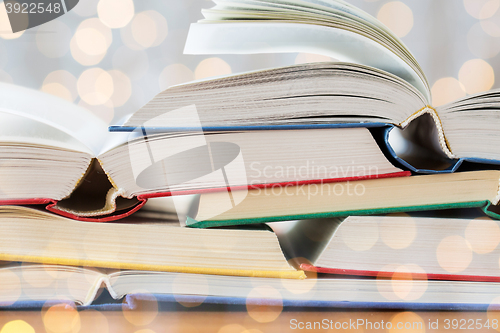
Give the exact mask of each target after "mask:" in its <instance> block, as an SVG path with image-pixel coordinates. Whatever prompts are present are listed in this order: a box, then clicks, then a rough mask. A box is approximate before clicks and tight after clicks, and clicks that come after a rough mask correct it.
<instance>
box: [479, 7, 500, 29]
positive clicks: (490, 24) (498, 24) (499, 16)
mask: <svg viewBox="0 0 500 333" xmlns="http://www.w3.org/2000/svg"><path fill="white" fill-rule="evenodd" d="M498 2H500V0H498ZM479 23H480V24H481V28H482V29H483V30H484V32H486V33H487V34H488V35H490V36H491V37H496V38H499V37H500V10H498V9H497V10H496V11H495V12H494V14H493V15H492V16H491V17H489V18H487V19H484V20H481V21H480V22H479Z"/></svg>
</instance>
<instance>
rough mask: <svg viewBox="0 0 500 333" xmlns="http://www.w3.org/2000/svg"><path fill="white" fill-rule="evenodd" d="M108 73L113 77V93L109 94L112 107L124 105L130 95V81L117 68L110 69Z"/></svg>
mask: <svg viewBox="0 0 500 333" xmlns="http://www.w3.org/2000/svg"><path fill="white" fill-rule="evenodd" d="M108 74H109V75H111V78H112V79H113V90H114V91H113V95H111V102H112V103H113V106H114V107H119V106H122V105H124V104H125V103H126V102H127V101H128V100H129V98H130V96H131V95H132V83H131V82H130V79H129V77H128V76H127V75H126V74H125V73H123V72H122V71H119V70H110V71H108Z"/></svg>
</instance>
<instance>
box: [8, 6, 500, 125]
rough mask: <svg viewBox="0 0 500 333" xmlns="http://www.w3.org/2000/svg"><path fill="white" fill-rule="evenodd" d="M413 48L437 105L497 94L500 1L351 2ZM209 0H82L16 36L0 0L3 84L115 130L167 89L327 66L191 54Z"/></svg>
mask: <svg viewBox="0 0 500 333" xmlns="http://www.w3.org/2000/svg"><path fill="white" fill-rule="evenodd" d="M348 2H350V3H352V4H354V5H355V6H357V7H359V8H361V9H363V10H365V11H366V12H368V13H370V14H371V15H373V16H375V17H377V18H378V19H379V20H380V21H382V22H383V23H384V24H386V25H387V26H388V27H389V28H390V29H391V30H392V31H393V32H394V33H395V34H396V35H398V36H399V37H400V38H401V39H402V40H403V42H404V43H405V44H406V46H407V47H408V48H409V49H410V51H412V52H413V54H414V55H415V57H416V59H417V60H418V61H419V62H420V64H421V65H422V67H423V69H424V72H425V73H426V74H427V78H428V80H429V83H430V85H431V87H432V94H433V104H434V106H438V105H441V104H444V103H446V102H449V101H452V100H454V99H456V98H459V97H462V96H465V95H466V94H473V93H476V92H480V91H484V90H489V89H491V88H499V87H500V84H499V83H498V81H499V80H496V81H495V76H499V77H500V55H499V53H500V0H418V1H415V0H401V1H387V0H350V1H348ZM212 5H213V3H212V2H211V1H209V0H169V1H156V0H141V1H139V0H136V1H133V0H80V2H79V3H78V5H77V6H76V7H75V8H74V9H73V10H72V11H70V12H69V13H68V14H66V15H63V16H62V17H60V18H58V19H56V20H54V21H51V22H49V23H46V24H43V25H41V26H39V27H35V28H32V29H29V30H27V31H23V32H20V33H16V34H13V33H11V32H10V31H11V29H10V26H9V21H8V18H7V14H6V11H5V6H4V4H3V2H2V1H0V81H4V82H11V83H14V84H18V85H21V86H25V87H30V88H33V89H38V90H42V91H45V92H47V93H50V94H53V95H57V96H60V97H62V98H64V99H67V100H69V101H71V102H73V103H75V104H78V105H81V106H83V107H85V108H87V109H89V110H91V111H92V112H94V113H95V114H97V115H98V116H99V117H101V118H102V119H104V120H105V121H106V122H107V123H108V124H113V123H116V122H117V121H119V120H120V119H121V118H123V117H124V116H125V115H127V114H130V113H133V112H134V111H136V110H137V109H139V108H140V107H141V106H142V105H144V104H145V103H146V102H148V101H149V100H150V99H151V98H152V97H153V96H155V95H156V94H157V93H159V92H160V91H162V90H164V89H166V88H167V87H169V86H171V85H174V84H179V83H183V82H188V81H191V80H195V79H201V78H206V77H210V76H218V75H224V74H230V73H238V72H243V71H249V70H255V69H262V68H269V67H276V66H285V65H291V64H294V63H303V62H312V61H325V60H330V58H327V57H324V56H318V55H312V54H297V53H295V54H264V55H248V56H246V55H229V56H226V55H222V56H217V57H214V56H192V55H184V54H183V48H184V42H185V39H186V36H187V32H188V28H189V25H190V23H194V22H196V21H197V20H199V19H201V18H202V15H201V9H202V8H210V7H211V6H212Z"/></svg>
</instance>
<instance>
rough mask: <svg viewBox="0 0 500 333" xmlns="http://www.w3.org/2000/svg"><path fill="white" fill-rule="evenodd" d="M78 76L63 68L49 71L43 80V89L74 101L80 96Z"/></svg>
mask: <svg viewBox="0 0 500 333" xmlns="http://www.w3.org/2000/svg"><path fill="white" fill-rule="evenodd" d="M76 82H77V80H76V77H75V76H74V75H73V74H71V73H70V72H68V71H65V70H63V69H61V70H57V71H54V72H51V73H49V75H47V77H45V80H43V83H42V87H41V89H40V90H41V91H43V92H46V93H49V94H52V95H54V96H58V97H61V98H64V99H66V100H68V101H70V102H74V101H75V99H76V98H77V97H78V91H77V89H76Z"/></svg>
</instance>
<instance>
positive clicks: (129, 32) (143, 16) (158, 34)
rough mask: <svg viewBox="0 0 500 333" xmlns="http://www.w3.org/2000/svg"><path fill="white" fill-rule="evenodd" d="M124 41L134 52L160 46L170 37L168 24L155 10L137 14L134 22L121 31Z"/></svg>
mask: <svg viewBox="0 0 500 333" xmlns="http://www.w3.org/2000/svg"><path fill="white" fill-rule="evenodd" d="M120 34H121V38H122V41H123V43H124V44H125V45H127V47H129V48H130V49H132V50H142V49H146V48H149V47H155V46H158V45H160V44H161V43H162V42H163V40H165V38H166V37H167V35H168V23H167V20H166V19H165V17H164V16H163V15H161V14H160V13H158V12H157V11H154V10H147V11H144V12H140V13H138V14H136V15H135V16H134V18H133V20H132V22H131V23H130V24H129V25H127V26H126V27H124V28H122V29H121V30H120Z"/></svg>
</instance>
